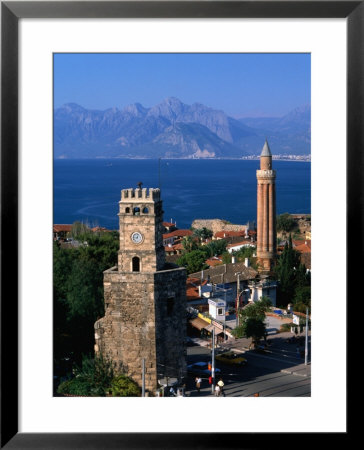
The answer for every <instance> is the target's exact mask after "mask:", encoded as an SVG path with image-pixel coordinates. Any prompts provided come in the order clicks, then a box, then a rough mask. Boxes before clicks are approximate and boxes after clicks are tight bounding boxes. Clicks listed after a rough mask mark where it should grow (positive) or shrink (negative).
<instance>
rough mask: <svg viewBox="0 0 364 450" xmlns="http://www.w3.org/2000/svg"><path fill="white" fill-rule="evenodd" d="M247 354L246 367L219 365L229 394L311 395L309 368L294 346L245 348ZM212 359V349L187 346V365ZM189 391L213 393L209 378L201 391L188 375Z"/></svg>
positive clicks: (245, 354) (245, 355) (190, 394)
mask: <svg viewBox="0 0 364 450" xmlns="http://www.w3.org/2000/svg"><path fill="white" fill-rule="evenodd" d="M279 343H280V344H282V343H281V342H279ZM244 357H245V358H246V359H247V361H248V363H247V364H246V365H245V366H243V367H239V366H226V365H222V364H217V367H219V369H221V371H222V378H223V381H224V383H225V388H224V389H225V394H226V396H229V397H252V396H258V395H259V397H309V396H310V395H311V373H310V370H309V369H310V367H308V366H305V365H304V364H303V360H302V358H300V357H299V356H298V354H297V352H296V349H295V346H293V347H291V345H290V344H287V345H275V344H273V345H272V346H271V347H269V351H268V352H266V353H264V354H260V353H259V354H258V353H255V352H253V351H246V352H245V353H244ZM210 359H211V350H210V349H208V348H205V347H201V346H193V347H188V351H187V361H188V364H191V363H192V362H196V361H209V360H210ZM186 394H187V396H191V397H194V396H197V395H200V396H209V395H211V388H210V387H209V384H208V380H207V378H203V382H202V389H201V392H200V394H198V393H197V390H196V389H195V386H194V376H192V375H190V376H188V379H187V385H186ZM257 394H258V395H257Z"/></svg>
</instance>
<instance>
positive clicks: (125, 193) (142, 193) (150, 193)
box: [121, 188, 161, 202]
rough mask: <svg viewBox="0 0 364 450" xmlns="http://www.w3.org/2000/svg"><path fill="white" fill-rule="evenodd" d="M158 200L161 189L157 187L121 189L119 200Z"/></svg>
mask: <svg viewBox="0 0 364 450" xmlns="http://www.w3.org/2000/svg"><path fill="white" fill-rule="evenodd" d="M139 199H140V200H149V201H153V202H157V201H160V199H161V191H160V189H159V188H149V189H147V188H143V189H141V188H136V189H134V188H129V189H123V190H122V191H121V201H122V202H123V201H125V202H130V201H134V200H139Z"/></svg>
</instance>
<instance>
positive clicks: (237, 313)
mask: <svg viewBox="0 0 364 450" xmlns="http://www.w3.org/2000/svg"><path fill="white" fill-rule="evenodd" d="M240 275H241V272H236V274H235V276H237V277H238V282H237V285H236V313H235V314H236V325H235V326H237V327H238V326H239V299H240Z"/></svg>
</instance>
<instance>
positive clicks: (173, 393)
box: [169, 386, 176, 397]
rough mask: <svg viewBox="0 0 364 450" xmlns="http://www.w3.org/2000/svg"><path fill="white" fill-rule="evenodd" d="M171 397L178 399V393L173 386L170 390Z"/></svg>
mask: <svg viewBox="0 0 364 450" xmlns="http://www.w3.org/2000/svg"><path fill="white" fill-rule="evenodd" d="M169 396H170V397H176V392H175V390H174V389H173V386H171V388H170V390H169Z"/></svg>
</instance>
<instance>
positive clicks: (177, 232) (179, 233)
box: [163, 230, 193, 239]
mask: <svg viewBox="0 0 364 450" xmlns="http://www.w3.org/2000/svg"><path fill="white" fill-rule="evenodd" d="M192 235H193V233H192V231H191V230H174V231H171V232H170V233H166V234H163V239H168V238H169V237H184V236H192Z"/></svg>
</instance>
